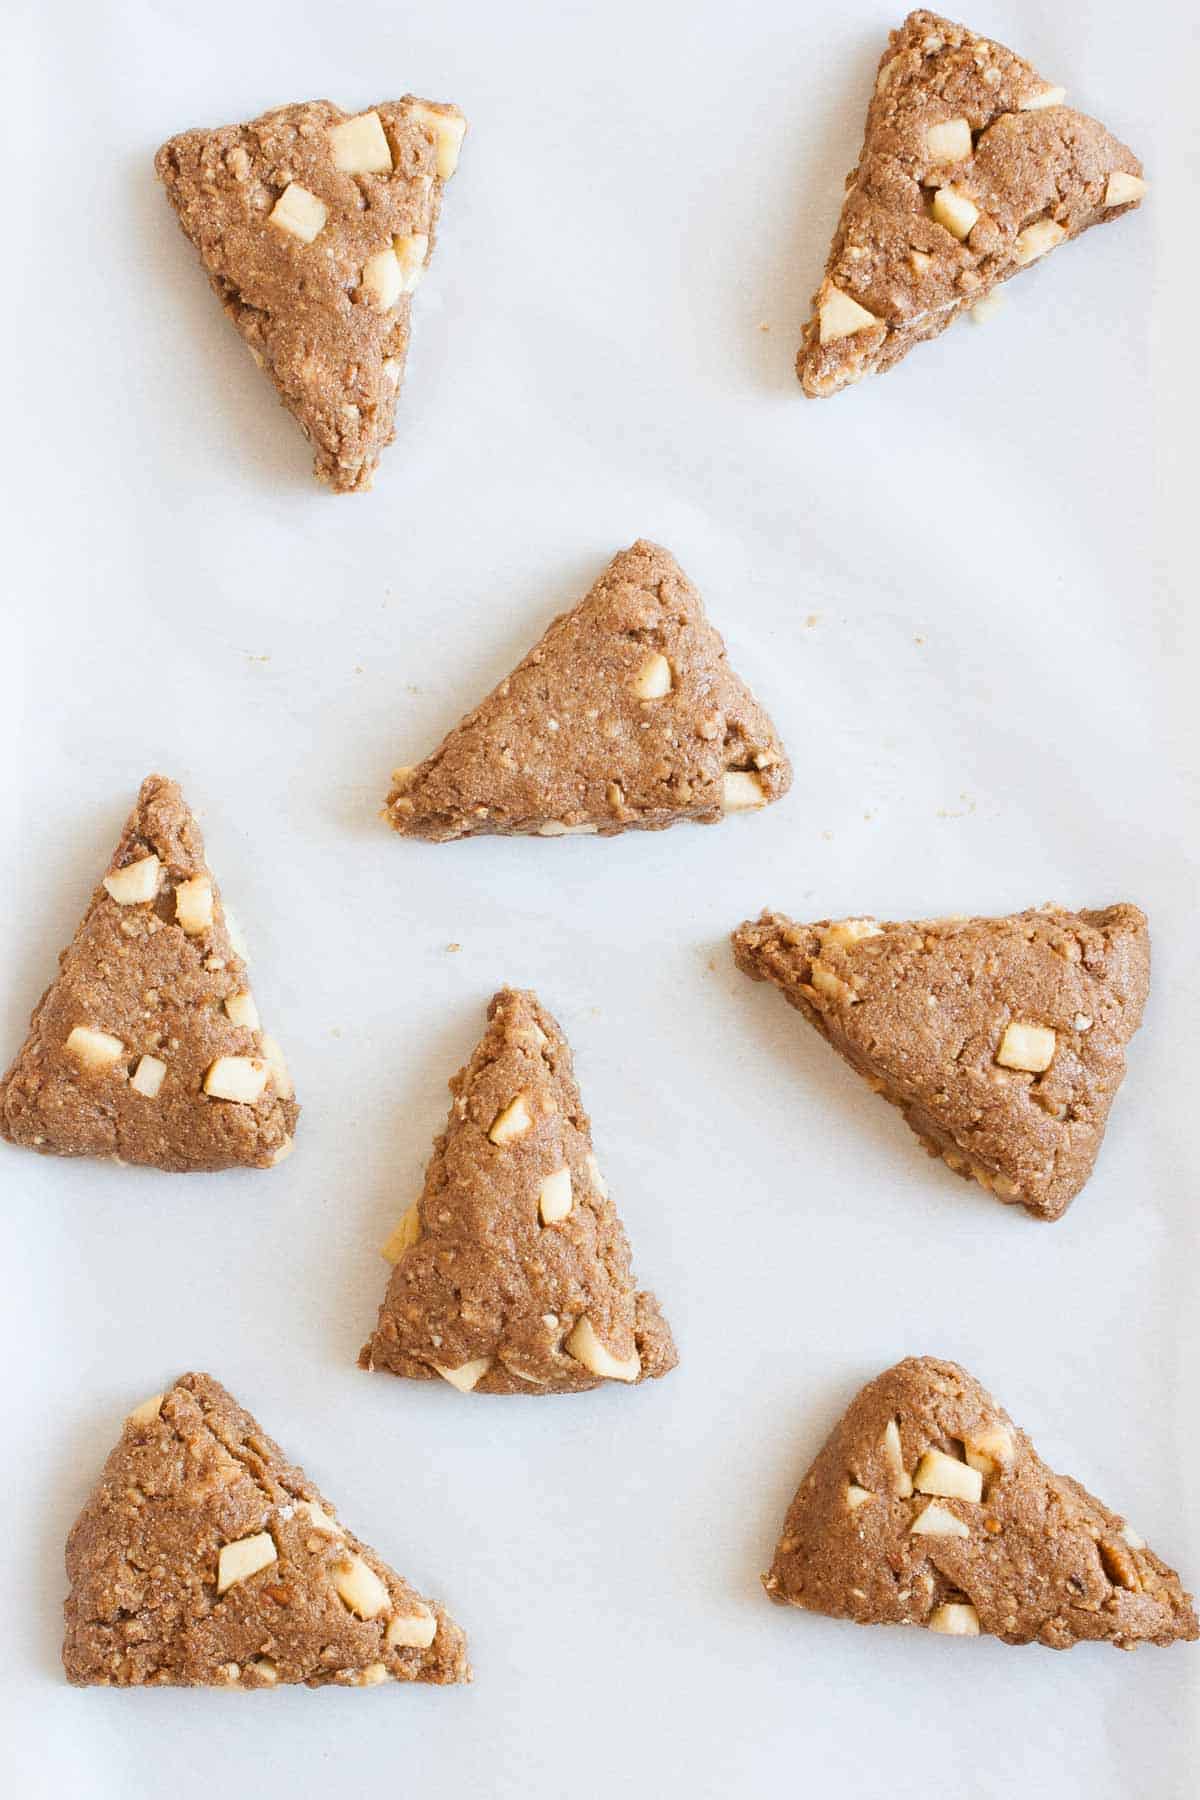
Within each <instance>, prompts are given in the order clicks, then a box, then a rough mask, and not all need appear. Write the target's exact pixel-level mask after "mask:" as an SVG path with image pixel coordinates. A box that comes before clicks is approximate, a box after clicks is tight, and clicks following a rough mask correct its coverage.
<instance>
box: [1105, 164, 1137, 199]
mask: <svg viewBox="0 0 1200 1800" xmlns="http://www.w3.org/2000/svg"><path fill="white" fill-rule="evenodd" d="M1146 186H1147V184H1146V182H1144V181H1143V180H1142V178H1141V176H1140V175H1127V174H1126V173H1125V170H1124V169H1114V170H1113V172H1112V174H1111V175H1110V176H1109V178H1108V186H1107V187H1106V188H1105V190H1104V204H1105V206H1132V205H1133V204H1134V202H1135V201H1138V200H1140V199H1141V197H1142V195H1143V194H1144V193H1145V192H1146Z"/></svg>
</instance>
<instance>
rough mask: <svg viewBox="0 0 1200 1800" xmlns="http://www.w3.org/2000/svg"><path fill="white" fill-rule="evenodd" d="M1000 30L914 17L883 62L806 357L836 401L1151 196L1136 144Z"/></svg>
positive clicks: (806, 371) (818, 386)
mask: <svg viewBox="0 0 1200 1800" xmlns="http://www.w3.org/2000/svg"><path fill="white" fill-rule="evenodd" d="M1064 98H1065V93H1064V90H1063V89H1062V88H1061V87H1056V86H1052V85H1051V84H1050V83H1049V82H1047V81H1046V80H1045V79H1044V77H1042V76H1041V75H1039V74H1038V72H1037V70H1036V69H1034V68H1033V67H1032V66H1031V65H1030V64H1029V63H1027V62H1025V61H1023V60H1022V58H1020V57H1019V56H1015V55H1014V54H1013V52H1012V51H1010V50H1006V49H1005V48H1004V47H1003V45H1001V44H997V43H995V42H994V41H993V40H991V39H990V38H982V37H978V36H976V35H975V33H973V32H971V31H969V30H968V29H967V28H966V27H965V26H963V25H955V24H954V23H952V22H951V21H950V20H949V19H943V18H940V17H939V16H938V15H937V14H936V13H931V12H914V13H910V14H909V16H908V18H907V19H906V20H905V21H904V24H903V25H901V26H900V27H899V29H898V30H895V31H893V32H892V34H891V37H890V39H889V41H888V46H887V49H886V50H885V51H884V53H883V56H882V57H881V59H880V63H879V71H878V74H877V76H876V80H875V87H874V91H873V93H872V96H871V101H870V105H869V107H868V110H867V122H866V130H865V136H864V139H863V146H862V150H861V152H860V153H859V160H858V166H857V167H856V169H855V170H854V172H853V174H852V175H851V177H850V179H849V187H848V191H847V193H846V197H845V199H844V201H843V204H842V214H841V218H840V220H839V221H838V227H837V230H836V232H835V234H834V239H833V243H832V246H831V248H830V252H829V257H828V261H827V262H826V265H825V275H824V278H823V280H822V282H821V286H820V289H819V290H818V292H817V294H816V296H815V298H814V301H813V312H812V317H811V318H810V319H809V321H808V323H807V325H806V326H805V330H804V340H803V343H802V345H801V348H800V353H799V355H798V357H797V360H796V372H797V374H798V376H799V378H800V381H801V383H802V385H803V388H804V391H805V393H806V394H808V395H810V396H811V397H813V398H822V397H824V396H826V395H830V394H836V393H838V392H839V391H840V390H841V389H842V388H845V387H848V386H849V385H850V384H851V383H852V382H856V381H858V380H860V379H861V377H862V376H864V375H869V374H873V373H877V372H881V371H883V370H885V369H889V368H891V367H892V366H893V365H894V364H895V363H897V362H899V361H900V359H901V357H903V356H906V355H907V354H908V352H909V350H911V349H912V348H913V347H914V346H915V345H916V344H918V343H922V342H924V341H925V340H927V339H929V338H933V337H937V336H938V335H939V333H941V332H943V331H945V329H946V327H947V326H948V325H951V324H953V322H954V320H955V319H957V318H959V317H960V316H961V314H962V313H964V312H966V311H967V310H968V309H969V308H971V307H973V306H976V305H978V303H979V302H980V301H981V300H982V299H983V298H984V296H985V295H987V294H988V293H989V292H990V291H991V290H992V289H993V288H994V287H995V286H996V284H997V283H998V282H1001V281H1005V280H1007V279H1008V278H1009V277H1010V276H1011V275H1015V274H1017V273H1019V272H1020V270H1022V269H1024V268H1027V267H1028V266H1029V265H1030V264H1031V263H1033V262H1035V261H1037V260H1038V259H1039V258H1040V257H1042V256H1044V255H1045V254H1046V253H1047V252H1048V251H1050V250H1053V249H1054V248H1055V247H1056V246H1057V245H1059V244H1062V243H1065V242H1066V241H1067V240H1068V239H1069V238H1073V237H1078V236H1079V234H1080V232H1083V231H1086V230H1087V229H1088V228H1089V227H1090V226H1092V225H1098V224H1100V223H1102V222H1103V221H1106V220H1109V219H1115V218H1117V217H1118V216H1119V215H1120V214H1121V213H1123V212H1127V211H1128V210H1129V209H1130V208H1131V207H1133V206H1136V205H1137V204H1138V203H1139V201H1140V200H1141V198H1142V195H1143V194H1144V193H1145V191H1146V183H1145V181H1144V180H1143V177H1142V165H1141V163H1140V162H1139V161H1138V159H1137V157H1136V156H1135V155H1134V154H1133V152H1132V151H1131V150H1129V149H1127V148H1126V146H1125V145H1124V144H1122V143H1119V142H1118V141H1117V139H1116V138H1114V137H1113V136H1111V134H1110V133H1109V132H1108V131H1106V130H1105V129H1104V127H1103V126H1102V125H1100V124H1098V123H1097V121H1096V120H1095V119H1091V118H1088V117H1087V116H1086V115H1085V114H1083V113H1080V112H1076V111H1074V110H1073V108H1071V107H1069V106H1066V105H1064V103H1063V102H1064Z"/></svg>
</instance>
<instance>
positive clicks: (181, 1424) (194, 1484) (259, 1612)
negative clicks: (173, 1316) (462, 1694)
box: [63, 1375, 470, 1688]
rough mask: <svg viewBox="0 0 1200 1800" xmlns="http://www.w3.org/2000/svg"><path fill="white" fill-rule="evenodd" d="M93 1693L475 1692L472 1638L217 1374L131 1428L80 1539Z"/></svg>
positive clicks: (70, 1649) (148, 1409)
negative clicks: (337, 1509) (422, 1684)
mask: <svg viewBox="0 0 1200 1800" xmlns="http://www.w3.org/2000/svg"><path fill="white" fill-rule="evenodd" d="M67 1578H68V1580H69V1582H70V1585H71V1591H70V1594H69V1595H68V1597H67V1603H66V1608H65V1612H66V1636H65V1639H64V1642H63V1665H64V1667H65V1668H66V1671H67V1676H68V1678H69V1679H70V1680H71V1681H72V1682H74V1683H76V1684H77V1685H78V1686H98V1687H146V1686H150V1687H234V1688H263V1687H277V1686H280V1685H281V1684H283V1683H285V1682H301V1681H302V1682H304V1683H305V1684H306V1685H307V1686H308V1687H324V1686H325V1685H327V1684H328V1683H330V1682H336V1683H337V1684H339V1685H340V1686H342V1687H373V1686H374V1685H375V1684H376V1683H377V1682H382V1681H429V1682H435V1683H438V1684H439V1685H441V1684H444V1683H447V1682H452V1681H469V1680H470V1671H469V1670H468V1668H467V1655H466V1644H465V1642H464V1640H463V1634H462V1632H461V1631H460V1630H459V1628H458V1626H457V1625H456V1624H455V1623H454V1621H453V1619H451V1618H450V1617H449V1616H448V1614H446V1613H445V1612H443V1611H442V1609H441V1607H440V1606H437V1605H435V1604H434V1602H432V1601H430V1600H424V1599H422V1598H421V1596H420V1595H419V1594H417V1593H416V1592H415V1591H414V1589H412V1588H410V1587H409V1585H408V1583H407V1582H406V1581H404V1580H403V1579H402V1578H401V1577H400V1576H399V1575H397V1574H396V1572H395V1571H394V1570H393V1569H390V1568H389V1567H388V1565H387V1564H386V1563H385V1562H384V1561H383V1560H382V1558H381V1557H379V1556H377V1555H376V1553H375V1551H374V1550H372V1549H371V1548H370V1546H369V1545H367V1544H363V1543H360V1542H359V1540H358V1539H357V1538H356V1537H355V1536H354V1533H353V1532H351V1531H348V1530H347V1529H346V1527H345V1526H344V1525H342V1524H340V1523H339V1522H338V1520H337V1518H336V1516H335V1514H334V1509H333V1507H332V1506H331V1505H330V1503H329V1501H328V1500H326V1499H325V1497H324V1496H323V1495H322V1494H321V1493H320V1492H319V1491H318V1490H317V1489H316V1488H315V1487H314V1486H313V1484H312V1482H311V1481H310V1480H309V1479H308V1477H307V1475H305V1473H304V1471H303V1470H302V1469H297V1468H294V1467H293V1466H292V1465H291V1464H290V1463H289V1462H288V1461H287V1459H286V1458H285V1456H284V1454H283V1452H282V1450H281V1449H280V1448H279V1446H278V1444H276V1443H273V1442H272V1440H271V1439H270V1438H269V1437H268V1436H267V1435H266V1433H265V1432H264V1431H263V1429H262V1427H261V1426H260V1425H259V1424H258V1422H257V1420H255V1419H253V1418H251V1416H250V1414H249V1413H248V1412H244V1411H243V1410H242V1408H241V1407H240V1406H239V1405H238V1403H237V1401H236V1400H234V1398H233V1396H232V1395H231V1394H228V1393H226V1391H225V1389H224V1388H223V1387H222V1386H221V1385H220V1383H219V1382H217V1381H214V1380H213V1379H212V1377H211V1376H209V1375H181V1376H180V1377H179V1380H178V1381H177V1382H176V1383H175V1385H174V1387H172V1388H171V1389H169V1391H168V1392H167V1393H165V1394H155V1395H154V1397H153V1399H151V1400H147V1401H145V1402H144V1403H143V1404H142V1405H141V1406H139V1407H138V1408H137V1409H136V1410H135V1411H134V1412H132V1413H131V1414H130V1416H129V1418H128V1419H127V1420H126V1421H125V1430H124V1432H123V1433H122V1436H121V1441H120V1442H119V1443H118V1445H117V1447H116V1449H115V1450H114V1451H113V1453H112V1455H111V1456H110V1457H109V1459H108V1461H107V1463H106V1464H105V1467H104V1473H103V1475H102V1476H101V1478H100V1482H99V1485H98V1486H97V1488H96V1491H95V1492H94V1493H93V1495H92V1497H91V1499H90V1500H89V1501H88V1503H87V1505H86V1506H85V1507H84V1509H83V1511H82V1512H81V1513H80V1515H79V1517H78V1519H77V1520H76V1521H75V1524H74V1526H73V1527H72V1529H71V1535H70V1536H69V1538H68V1539H67Z"/></svg>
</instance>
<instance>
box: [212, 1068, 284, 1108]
mask: <svg viewBox="0 0 1200 1800" xmlns="http://www.w3.org/2000/svg"><path fill="white" fill-rule="evenodd" d="M269 1073H270V1071H269V1070H268V1068H267V1065H266V1063H265V1062H263V1061H262V1059H261V1057H257V1056H218V1058H217V1060H216V1062H215V1063H213V1064H212V1066H211V1068H210V1069H209V1071H208V1073H207V1075H206V1076H205V1077H204V1091H205V1093H206V1094H208V1095H209V1096H210V1098H212V1099H213V1100H236V1101H239V1102H241V1103H242V1104H243V1105H247V1106H252V1105H253V1104H254V1102H255V1101H256V1100H257V1099H258V1098H259V1096H260V1095H261V1094H262V1091H263V1089H264V1088H265V1087H266V1085H267V1076H268V1074H269Z"/></svg>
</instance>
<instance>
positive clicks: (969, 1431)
mask: <svg viewBox="0 0 1200 1800" xmlns="http://www.w3.org/2000/svg"><path fill="white" fill-rule="evenodd" d="M895 1429H898V1433H899V1453H898V1454H897V1452H896V1448H895V1443H896V1440H895ZM889 1436H890V1437H891V1439H892V1442H891V1444H890V1445H889V1442H888V1437H889ZM972 1446H976V1448H972ZM930 1451H934V1452H939V1451H940V1452H941V1453H942V1455H943V1456H946V1457H950V1458H952V1459H953V1460H954V1461H955V1462H958V1463H962V1462H963V1459H964V1456H965V1455H970V1456H972V1457H973V1458H974V1459H975V1467H976V1468H977V1469H978V1470H979V1471H980V1473H981V1475H982V1484H981V1486H982V1492H981V1496H980V1498H979V1500H978V1501H976V1500H973V1499H969V1498H966V1497H947V1496H946V1494H945V1491H944V1490H945V1486H946V1485H948V1484H946V1483H945V1482H944V1480H942V1479H940V1478H939V1477H938V1475H936V1474H935V1473H934V1472H933V1471H931V1470H929V1465H926V1466H925V1470H923V1469H922V1462H921V1459H922V1458H923V1457H924V1456H925V1455H926V1453H927V1452H930ZM962 1472H963V1474H964V1475H967V1473H968V1468H967V1467H964V1468H963V1471H962ZM951 1473H952V1474H953V1471H951ZM914 1480H915V1482H916V1485H917V1489H918V1491H914ZM922 1483H923V1484H924V1491H920V1488H921V1485H922ZM931 1495H933V1496H937V1497H936V1498H934V1499H933V1500H931ZM931 1504H932V1505H934V1506H935V1507H936V1508H938V1509H940V1511H941V1512H942V1513H944V1514H949V1515H951V1516H952V1519H953V1521H954V1522H955V1523H954V1525H952V1526H951V1527H950V1528H949V1529H942V1527H944V1526H945V1519H944V1518H941V1519H939V1521H938V1525H939V1528H938V1529H937V1530H934V1531H925V1530H922V1531H917V1530H914V1529H913V1527H914V1524H915V1522H916V1521H917V1520H918V1519H919V1518H920V1517H921V1515H922V1514H923V1513H924V1512H925V1510H926V1508H927V1507H929V1506H930V1505H931ZM932 1522H933V1521H931V1520H927V1521H926V1524H927V1525H929V1524H932ZM955 1530H957V1531H959V1532H962V1533H963V1535H952V1534H951V1533H952V1532H953V1531H955ZM763 1585H764V1587H765V1588H766V1591H767V1593H768V1594H769V1596H770V1598H771V1599H772V1600H775V1601H777V1602H779V1603H780V1604H781V1605H790V1606H800V1607H804V1608H806V1609H807V1610H808V1611H810V1612H819V1613H827V1614H829V1615H830V1617H832V1618H835V1619H853V1620H854V1621H855V1623H856V1624H859V1625H923V1626H927V1627H929V1628H930V1629H932V1630H934V1631H942V1632H947V1633H949V1634H951V1635H964V1636H975V1635H977V1634H978V1633H979V1632H980V1631H982V1632H986V1633H989V1634H990V1635H992V1636H995V1637H999V1638H1003V1639H1004V1641H1005V1643H1007V1644H1031V1643H1039V1644H1045V1645H1046V1646H1047V1647H1048V1648H1050V1649H1052V1650H1069V1649H1070V1648H1071V1647H1072V1645H1074V1644H1078V1643H1081V1642H1084V1641H1085V1640H1100V1641H1103V1642H1106V1643H1111V1644H1114V1645H1116V1647H1117V1648H1118V1649H1120V1650H1132V1649H1134V1648H1135V1647H1136V1646H1137V1645H1138V1644H1139V1643H1150V1644H1159V1645H1166V1644H1173V1643H1176V1642H1177V1641H1178V1640H1180V1639H1190V1638H1195V1637H1196V1636H1197V1635H1198V1632H1197V1623H1196V1614H1195V1612H1194V1610H1193V1607H1192V1601H1191V1596H1190V1595H1188V1594H1186V1593H1185V1592H1184V1591H1183V1589H1182V1587H1181V1586H1180V1583H1179V1577H1178V1576H1177V1575H1176V1573H1175V1571H1174V1570H1173V1569H1169V1568H1168V1567H1167V1565H1166V1564H1165V1563H1164V1562H1162V1561H1160V1559H1159V1558H1158V1557H1157V1556H1156V1555H1155V1554H1154V1552H1153V1551H1152V1550H1150V1549H1148V1548H1147V1546H1146V1545H1145V1544H1144V1543H1143V1541H1142V1539H1141V1538H1140V1537H1139V1536H1138V1534H1137V1533H1136V1532H1135V1531H1134V1530H1133V1529H1132V1527H1130V1526H1129V1525H1128V1524H1127V1523H1126V1521H1125V1520H1124V1519H1123V1518H1122V1517H1121V1515H1120V1514H1118V1513H1114V1512H1110V1511H1109V1509H1108V1507H1106V1506H1104V1505H1102V1504H1101V1502H1100V1501H1099V1500H1097V1499H1095V1498H1094V1497H1093V1496H1092V1495H1091V1494H1089V1493H1088V1491H1087V1489H1086V1488H1084V1487H1081V1486H1080V1484H1079V1482H1077V1481H1073V1480H1072V1479H1071V1478H1070V1477H1069V1476H1066V1475H1056V1474H1055V1473H1054V1471H1053V1469H1048V1468H1047V1467H1046V1465H1045V1463H1043V1462H1042V1461H1041V1460H1040V1458H1039V1457H1038V1454H1037V1452H1036V1450H1035V1449H1034V1447H1033V1445H1032V1443H1031V1442H1030V1440H1029V1438H1028V1437H1027V1436H1026V1435H1025V1433H1024V1432H1023V1431H1022V1430H1021V1429H1020V1428H1019V1427H1018V1426H1016V1425H1014V1424H1013V1421H1012V1420H1011V1419H1010V1418H1009V1416H1008V1414H1007V1413H1006V1412H1004V1410H1003V1409H1002V1408H1001V1407H999V1406H998V1405H997V1404H996V1402H995V1401H994V1400H993V1399H992V1396H991V1395H990V1394H989V1393H987V1392H986V1391H985V1390H984V1389H983V1388H982V1387H980V1385H979V1383H978V1382H977V1381H975V1380H973V1379H972V1377H971V1376H970V1375H968V1374H967V1373H966V1371H965V1370H964V1369H960V1368H959V1367H958V1365H957V1364H956V1363H951V1362H939V1361H937V1360H935V1359H934V1358H933V1357H928V1356H910V1357H907V1358H906V1359H905V1360H904V1361H903V1362H901V1363H897V1364H896V1366H895V1368H893V1369H888V1370H886V1371H885V1373H884V1374H882V1375H879V1376H877V1377H876V1379H875V1380H874V1381H872V1382H870V1383H869V1384H868V1386H866V1387H865V1388H863V1390H862V1392H861V1393H860V1394H859V1395H858V1396H857V1398H856V1399H855V1400H854V1401H853V1402H852V1403H851V1405H850V1406H849V1408H848V1409H847V1411H846V1413H845V1415H844V1417H843V1418H842V1420H841V1423H840V1424H839V1425H838V1426H837V1427H836V1428H835V1429H834V1431H833V1432H832V1434H831V1436H830V1438H829V1440H828V1442H827V1443H826V1445H825V1447H824V1449H823V1450H822V1451H821V1453H820V1455H819V1456H818V1457H817V1459H816V1461H815V1462H814V1463H813V1465H812V1467H811V1468H810V1469H809V1471H808V1474H807V1475H806V1476H805V1477H804V1480H803V1481H802V1482H801V1483H800V1486H799V1488H798V1490H797V1493H796V1497H795V1499H794V1500H793V1501H792V1504H791V1507H790V1508H789V1510H788V1515H787V1518H786V1520H785V1522H784V1527H783V1535H782V1537H781V1538H780V1541H779V1546H778V1548H777V1550H776V1552H775V1560H774V1562H773V1564H772V1566H771V1571H770V1573H769V1574H768V1575H765V1576H764V1577H763ZM942 1607H949V1608H951V1609H952V1610H951V1612H950V1613H949V1614H946V1613H943V1612H939V1608H942ZM971 1607H973V1608H974V1611H975V1615H976V1617H975V1620H974V1621H972V1620H971V1618H970V1612H969V1609H970V1608H971ZM963 1608H966V1609H968V1610H967V1611H965V1612H964V1611H962V1610H960V1609H963Z"/></svg>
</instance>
